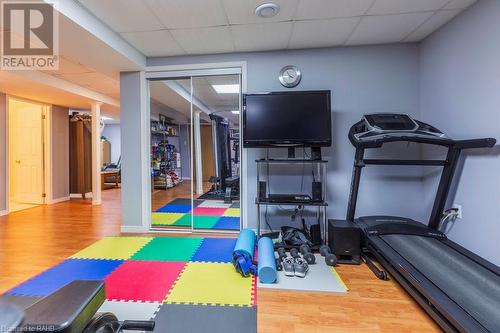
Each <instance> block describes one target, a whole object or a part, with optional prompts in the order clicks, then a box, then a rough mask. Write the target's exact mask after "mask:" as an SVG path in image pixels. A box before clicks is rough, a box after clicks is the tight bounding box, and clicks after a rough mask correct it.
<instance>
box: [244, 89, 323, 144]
mask: <svg viewBox="0 0 500 333" xmlns="http://www.w3.org/2000/svg"><path fill="white" fill-rule="evenodd" d="M331 144H332V124H331V111H330V90H316V91H292V92H270V93H257V94H246V95H244V96H243V146H244V147H246V148H253V147H329V146H331Z"/></svg>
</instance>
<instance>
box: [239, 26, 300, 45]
mask: <svg viewBox="0 0 500 333" xmlns="http://www.w3.org/2000/svg"><path fill="white" fill-rule="evenodd" d="M230 29H231V34H232V36H233V41H234V45H235V47H236V51H264V50H277V49H285V48H286V47H287V45H288V40H289V39H290V35H291V33H292V22H277V23H264V24H245V25H233V26H231V27H230Z"/></svg>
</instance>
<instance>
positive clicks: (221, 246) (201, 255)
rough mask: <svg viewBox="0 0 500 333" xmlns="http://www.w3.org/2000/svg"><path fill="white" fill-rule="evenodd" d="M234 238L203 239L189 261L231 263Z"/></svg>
mask: <svg viewBox="0 0 500 333" xmlns="http://www.w3.org/2000/svg"><path fill="white" fill-rule="evenodd" d="M235 244H236V238H205V239H204V240H203V242H202V243H201V245H200V247H199V248H198V250H197V251H196V253H195V254H194V256H193V257H192V259H191V261H205V262H231V261H232V259H233V250H234V245H235Z"/></svg>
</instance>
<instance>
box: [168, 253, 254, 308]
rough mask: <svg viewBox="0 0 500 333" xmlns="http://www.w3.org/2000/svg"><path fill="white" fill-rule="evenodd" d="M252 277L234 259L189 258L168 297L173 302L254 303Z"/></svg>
mask: <svg viewBox="0 0 500 333" xmlns="http://www.w3.org/2000/svg"><path fill="white" fill-rule="evenodd" d="M254 289H255V286H254V285H253V283H252V278H251V277H248V278H244V277H242V276H241V275H240V274H238V273H236V271H235V270H234V267H233V265H232V264H230V263H198V262H189V263H188V264H187V265H186V267H185V268H184V271H183V272H182V273H181V275H180V277H179V278H178V279H177V281H176V283H175V286H174V287H173V288H172V289H171V291H170V293H169V294H168V295H167V297H166V299H165V303H169V304H202V305H228V306H252V305H253V300H254V291H255V290H254Z"/></svg>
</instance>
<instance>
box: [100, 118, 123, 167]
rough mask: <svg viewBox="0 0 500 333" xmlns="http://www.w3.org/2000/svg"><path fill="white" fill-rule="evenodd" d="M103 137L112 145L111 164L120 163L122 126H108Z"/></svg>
mask: <svg viewBox="0 0 500 333" xmlns="http://www.w3.org/2000/svg"><path fill="white" fill-rule="evenodd" d="M101 135H102V136H104V137H105V138H106V139H108V141H109V142H110V143H111V163H118V159H119V158H120V155H121V153H122V148H121V140H120V124H106V126H104V131H102V134H101Z"/></svg>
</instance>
